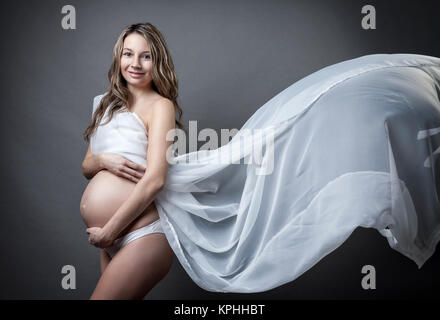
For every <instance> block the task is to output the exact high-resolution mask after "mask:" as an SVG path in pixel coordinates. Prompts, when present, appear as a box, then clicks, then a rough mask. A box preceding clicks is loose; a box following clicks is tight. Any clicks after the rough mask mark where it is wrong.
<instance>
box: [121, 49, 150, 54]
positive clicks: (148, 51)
mask: <svg viewBox="0 0 440 320" xmlns="http://www.w3.org/2000/svg"><path fill="white" fill-rule="evenodd" d="M122 50H130V51H133V50H131V49H130V48H124V49H122ZM144 52H146V53H150V51H142V52H141V53H144Z"/></svg>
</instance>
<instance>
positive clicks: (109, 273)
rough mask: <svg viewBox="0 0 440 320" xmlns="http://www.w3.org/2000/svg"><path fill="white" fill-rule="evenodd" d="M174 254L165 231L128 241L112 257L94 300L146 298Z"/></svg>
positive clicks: (95, 291) (92, 297) (99, 282)
mask: <svg viewBox="0 0 440 320" xmlns="http://www.w3.org/2000/svg"><path fill="white" fill-rule="evenodd" d="M173 257H174V253H173V251H172V249H171V247H170V245H169V244H168V240H167V239H166V237H165V235H164V234H163V233H152V234H149V235H146V236H144V237H141V238H138V239H136V240H134V241H132V242H130V243H128V244H127V245H125V246H124V247H122V248H121V249H120V250H119V251H118V252H117V253H116V255H115V256H114V257H113V259H111V260H110V262H109V263H108V265H107V267H106V268H105V270H104V273H103V274H102V276H101V278H100V279H99V281H98V284H97V286H96V288H95V290H94V292H93V294H92V296H91V297H90V299H143V298H144V297H145V295H146V294H147V293H148V292H149V291H150V290H151V289H152V288H153V287H154V286H155V285H156V284H157V283H158V282H159V281H160V280H161V279H163V277H165V275H166V274H167V273H168V271H169V269H170V267H171V264H172V262H173Z"/></svg>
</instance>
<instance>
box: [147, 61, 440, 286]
mask: <svg viewBox="0 0 440 320" xmlns="http://www.w3.org/2000/svg"><path fill="white" fill-rule="evenodd" d="M439 87H440V59H439V58H436V57H430V56H422V55H415V54H391V55H389V54H375V55H368V56H363V57H360V58H357V59H352V60H348V61H344V62H341V63H338V64H335V65H332V66H329V67H326V68H323V69H321V70H319V71H317V72H315V73H313V74H311V75H309V76H307V77H305V78H303V79H301V80H300V81H298V82H296V83H294V84H292V85H291V86H290V87H288V88H287V89H285V90H283V91H282V92H280V93H279V94H277V95H276V96H275V97H273V98H272V99H271V100H269V101H268V102H266V103H265V104H264V105H263V106H262V107H260V108H259V109H258V110H257V111H256V112H255V113H254V114H253V115H252V116H251V117H250V118H249V119H248V121H247V122H246V123H245V124H244V126H243V127H242V128H241V129H240V131H239V132H238V133H237V134H236V135H235V136H234V137H233V139H232V140H231V141H230V142H229V143H228V144H226V145H224V146H222V147H220V148H218V149H216V150H208V151H206V150H204V151H197V152H193V153H188V154H183V155H179V156H177V157H175V158H174V160H175V162H176V163H173V164H170V165H169V171H168V176H167V181H166V185H165V187H164V189H163V190H162V191H161V192H160V193H159V195H158V196H157V198H156V200H155V203H156V206H157V208H158V211H159V215H160V219H161V223H162V227H163V229H164V232H165V234H166V237H167V239H168V241H169V243H170V245H171V247H172V248H173V250H174V252H175V254H176V256H177V257H178V259H179V261H180V263H181V264H182V266H183V267H184V269H185V270H186V272H187V273H188V275H189V276H190V277H191V278H192V279H193V280H194V281H195V282H196V283H197V284H198V285H199V286H200V287H202V288H203V289H205V290H208V291H219V292H261V291H266V290H269V289H272V288H274V287H277V286H279V285H282V284H284V283H286V282H289V281H292V280H294V279H296V278H297V277H299V276H300V275H301V274H303V273H304V272H305V271H307V270H308V269H310V268H311V267H312V266H313V265H315V264H316V263H317V262H318V261H319V260H321V259H322V258H323V257H325V256H326V255H327V254H329V253H330V252H332V251H333V250H335V249H336V248H337V247H338V246H340V245H341V244H342V243H343V242H344V241H345V240H346V239H347V238H348V237H349V236H350V234H351V233H352V232H353V231H354V230H355V229H356V228H357V227H359V226H360V227H365V228H375V229H377V230H378V231H379V232H380V234H381V235H383V236H385V237H386V238H387V240H388V243H389V245H390V246H391V247H392V248H393V249H395V250H397V251H398V252H400V253H402V254H403V255H405V256H406V257H408V258H410V259H412V260H413V261H414V262H415V263H416V264H417V265H418V266H419V267H421V266H422V265H423V263H424V262H425V261H426V260H427V259H428V258H429V257H430V256H431V255H432V254H433V252H434V250H435V246H436V244H437V242H438V241H439V238H440V203H439V196H438V192H439V191H440V177H439V169H440V168H439V167H440V166H439V160H438V159H439V157H438V154H439V153H440V150H439V146H440V135H439V134H438V133H440V102H439V93H440V90H439ZM249 133H250V135H248V134H249ZM255 150H257V151H260V150H261V151H262V155H263V156H262V158H258V156H257V157H255V158H254V156H255V155H258V152H257V153H256V152H255ZM245 159H246V160H247V161H246V160H245ZM249 159H250V161H249ZM147 170H148V169H147Z"/></svg>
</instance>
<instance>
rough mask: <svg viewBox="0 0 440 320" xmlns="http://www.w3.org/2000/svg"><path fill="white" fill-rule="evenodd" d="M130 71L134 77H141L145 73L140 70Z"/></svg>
mask: <svg viewBox="0 0 440 320" xmlns="http://www.w3.org/2000/svg"><path fill="white" fill-rule="evenodd" d="M128 73H129V74H130V75H131V76H132V77H136V78H139V77H140V76H142V75H143V73H139V72H131V71H128Z"/></svg>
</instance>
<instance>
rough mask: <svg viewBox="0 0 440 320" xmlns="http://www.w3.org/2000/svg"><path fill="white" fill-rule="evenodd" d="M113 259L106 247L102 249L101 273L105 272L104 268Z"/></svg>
mask: <svg viewBox="0 0 440 320" xmlns="http://www.w3.org/2000/svg"><path fill="white" fill-rule="evenodd" d="M111 259H112V258H111V257H110V256H109V254H108V253H107V252H106V251H105V250H104V249H101V274H103V273H104V270H105V268H106V267H107V265H108V263H109V262H110V260H111Z"/></svg>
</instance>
